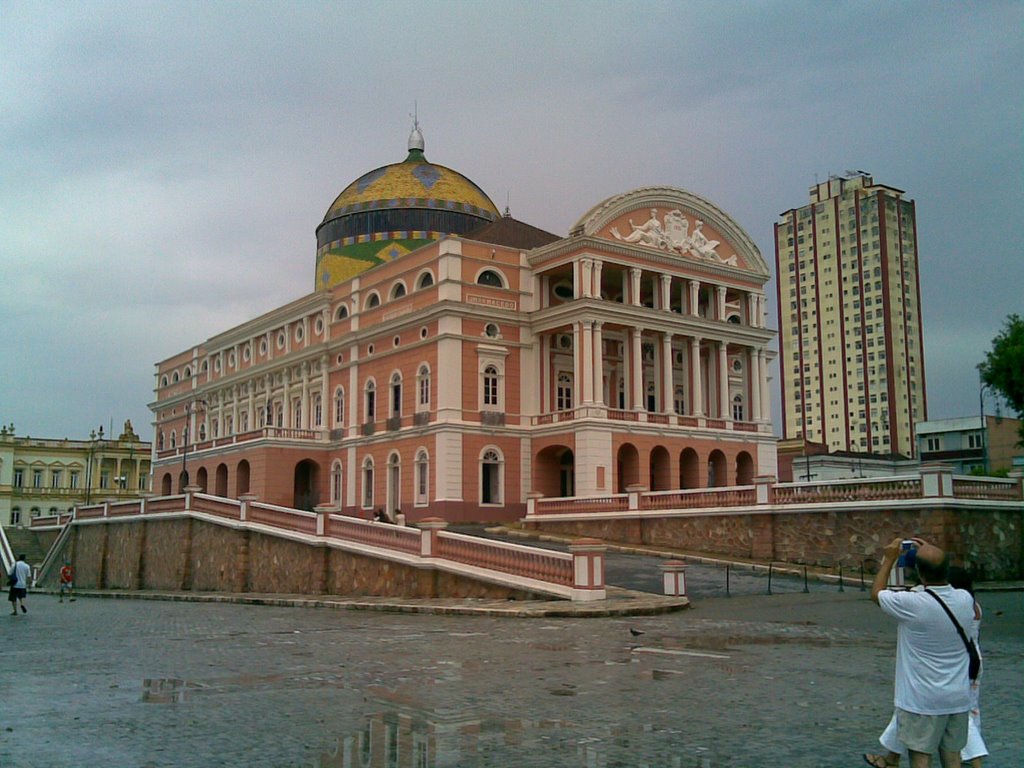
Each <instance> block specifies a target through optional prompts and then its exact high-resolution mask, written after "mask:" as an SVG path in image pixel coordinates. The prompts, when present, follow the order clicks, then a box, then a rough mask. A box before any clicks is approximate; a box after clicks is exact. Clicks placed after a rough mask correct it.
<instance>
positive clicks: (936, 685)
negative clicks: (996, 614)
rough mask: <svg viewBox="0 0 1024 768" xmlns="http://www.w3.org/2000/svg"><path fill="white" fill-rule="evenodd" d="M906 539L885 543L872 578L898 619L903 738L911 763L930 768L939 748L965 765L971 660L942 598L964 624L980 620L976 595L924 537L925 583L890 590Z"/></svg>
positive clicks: (875, 591) (921, 574)
mask: <svg viewBox="0 0 1024 768" xmlns="http://www.w3.org/2000/svg"><path fill="white" fill-rule="evenodd" d="M902 541H903V539H901V538H895V539H893V540H892V541H891V542H890V543H889V545H888V546H886V547H885V550H884V554H883V558H882V564H881V566H880V567H879V569H878V573H877V574H876V575H875V580H874V583H873V584H872V585H871V599H872V600H874V601H875V603H877V604H878V606H879V607H880V608H881V609H882V611H883V612H884V613H885V614H886V615H888V616H891V617H893V618H894V619H896V621H897V622H898V623H899V625H898V629H897V634H896V682H895V688H896V690H895V696H894V704H895V705H896V721H897V726H898V731H899V740H900V742H901V743H902V744H903V745H904V746H906V748H907V750H908V751H909V753H910V765H911V768H930V766H931V764H932V755H933V754H934V753H935V752H936V750H937V751H938V753H939V759H940V761H941V762H942V765H943V767H944V768H960V766H961V761H960V750H961V749H963V748H964V746H965V744H966V743H967V720H968V712H969V711H970V709H971V693H970V681H969V679H968V666H969V660H968V655H967V651H966V650H965V648H964V644H963V642H962V641H961V640H960V635H959V633H958V632H957V630H956V628H955V627H954V626H953V622H951V621H950V620H949V616H948V615H947V614H946V612H945V610H943V608H942V606H941V605H939V604H938V601H937V600H936V597H937V598H938V600H941V601H942V602H943V603H945V604H946V606H947V607H948V608H949V610H950V611H952V612H953V615H954V616H955V617H956V619H957V621H958V622H960V625H961V626H964V627H969V626H971V622H972V621H973V619H974V599H973V598H972V597H971V595H970V594H969V593H968V592H965V591H963V590H957V589H954V588H953V587H951V586H950V585H949V583H948V578H949V558H948V556H947V555H946V553H945V552H943V551H942V550H941V549H939V548H938V547H937V546H935V545H934V544H929V543H928V542H926V541H924V540H923V539H919V538H915V539H912V541H913V542H914V543H915V545H916V546H917V556H916V568H917V575H918V578H919V580H920V582H921V584H920V587H916V588H914V589H912V590H909V591H903V590H899V591H897V590H890V589H887V588H886V581H887V579H888V576H889V571H890V570H891V569H892V567H893V566H894V565H895V564H896V561H897V559H898V557H899V553H900V544H901V542H902ZM929 593H931V594H929Z"/></svg>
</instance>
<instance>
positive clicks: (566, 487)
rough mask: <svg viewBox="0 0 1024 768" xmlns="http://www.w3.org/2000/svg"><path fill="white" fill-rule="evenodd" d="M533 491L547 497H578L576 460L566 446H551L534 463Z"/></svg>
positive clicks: (538, 455)
mask: <svg viewBox="0 0 1024 768" xmlns="http://www.w3.org/2000/svg"><path fill="white" fill-rule="evenodd" d="M533 490H535V491H537V492H538V493H543V494H544V495H545V496H547V497H549V498H550V497H555V496H575V495H576V459H575V457H574V456H573V452H572V449H570V448H569V447H568V446H565V445H549V446H548V447H547V448H545V449H544V450H542V451H541V452H540V453H538V454H537V457H536V460H535V461H534V463H533Z"/></svg>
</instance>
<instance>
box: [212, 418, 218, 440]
mask: <svg viewBox="0 0 1024 768" xmlns="http://www.w3.org/2000/svg"><path fill="white" fill-rule="evenodd" d="M210 426H211V428H212V429H213V439H214V440H216V439H217V438H218V437H220V422H219V421H218V420H217V419H213V420H212V421H211V422H210Z"/></svg>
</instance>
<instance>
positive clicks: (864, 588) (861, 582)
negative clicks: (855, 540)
mask: <svg viewBox="0 0 1024 768" xmlns="http://www.w3.org/2000/svg"><path fill="white" fill-rule="evenodd" d="M867 589H868V587H867V584H865V583H864V561H863V560H861V561H860V591H861V592H867Z"/></svg>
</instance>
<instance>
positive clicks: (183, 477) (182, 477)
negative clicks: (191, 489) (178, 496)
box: [178, 472, 188, 493]
mask: <svg viewBox="0 0 1024 768" xmlns="http://www.w3.org/2000/svg"><path fill="white" fill-rule="evenodd" d="M186 485H188V472H182V473H180V474H179V475H178V493H184V492H185V486H186Z"/></svg>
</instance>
